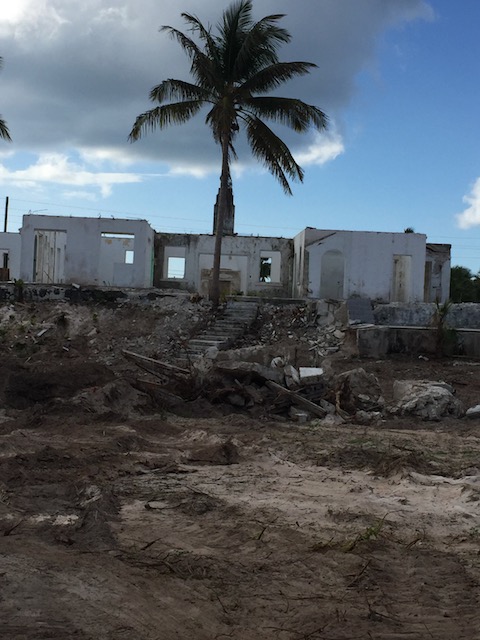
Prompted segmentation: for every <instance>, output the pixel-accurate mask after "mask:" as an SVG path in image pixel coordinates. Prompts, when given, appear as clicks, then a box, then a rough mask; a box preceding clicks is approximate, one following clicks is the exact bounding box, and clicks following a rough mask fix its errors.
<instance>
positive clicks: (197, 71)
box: [160, 25, 218, 86]
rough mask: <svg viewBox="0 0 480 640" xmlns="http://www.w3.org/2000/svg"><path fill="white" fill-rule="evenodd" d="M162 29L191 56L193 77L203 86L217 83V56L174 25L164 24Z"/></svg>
mask: <svg viewBox="0 0 480 640" xmlns="http://www.w3.org/2000/svg"><path fill="white" fill-rule="evenodd" d="M160 30H161V31H166V32H167V33H168V34H169V36H170V37H171V38H172V39H174V40H177V42H178V43H179V44H180V46H181V47H182V49H183V50H184V51H185V53H186V54H187V56H188V57H189V58H190V62H191V68H190V70H191V73H192V75H193V77H194V78H195V79H197V80H198V81H199V82H200V83H201V84H202V85H203V86H209V85H212V86H213V85H215V83H216V81H217V80H218V72H217V64H216V57H213V56H212V54H211V53H210V52H209V55H207V53H205V52H204V51H202V50H201V49H200V47H199V46H198V45H197V44H196V43H195V42H194V41H193V40H192V39H191V38H189V37H188V36H186V35H185V34H184V33H182V31H179V30H178V29H175V28H174V27H169V26H168V25H164V26H163V27H161V28H160Z"/></svg>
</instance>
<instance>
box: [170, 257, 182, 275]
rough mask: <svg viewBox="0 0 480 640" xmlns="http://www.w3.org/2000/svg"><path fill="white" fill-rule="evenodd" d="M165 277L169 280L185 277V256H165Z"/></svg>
mask: <svg viewBox="0 0 480 640" xmlns="http://www.w3.org/2000/svg"><path fill="white" fill-rule="evenodd" d="M167 278H168V279H169V280H171V279H176V278H180V279H182V280H183V278H185V258H176V257H174V256H170V257H168V258H167Z"/></svg>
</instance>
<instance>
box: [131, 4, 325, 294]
mask: <svg viewBox="0 0 480 640" xmlns="http://www.w3.org/2000/svg"><path fill="white" fill-rule="evenodd" d="M283 17H284V15H283V14H274V15H269V16H266V17H264V18H263V19H262V20H259V21H258V22H254V21H253V19H252V2H251V0H238V1H237V2H235V3H233V4H232V5H231V6H230V7H229V8H227V9H226V10H225V11H224V12H223V15H222V19H221V21H220V23H219V24H218V25H217V32H216V33H215V34H214V33H213V32H212V29H211V28H206V27H204V26H203V24H202V23H201V22H200V20H199V19H198V18H197V17H195V16H193V15H191V14H189V13H182V18H183V19H184V20H185V22H186V23H187V24H188V25H189V30H190V31H191V32H192V34H194V35H195V36H197V38H198V40H199V41H200V45H199V44H197V43H196V42H195V41H194V40H193V39H192V38H190V37H188V36H187V35H185V34H184V33H182V32H181V31H178V30H177V29H175V28H173V27H170V26H163V27H162V28H161V30H162V31H166V32H167V33H168V34H169V35H170V36H171V37H172V38H173V39H175V40H177V41H178V43H179V44H180V46H181V47H182V49H183V50H184V51H185V53H186V55H187V56H188V58H189V59H190V61H191V68H190V72H191V75H192V76H193V79H194V81H195V82H194V83H190V82H185V81H183V80H173V79H168V80H164V81H163V82H161V83H160V84H159V85H157V86H156V87H153V89H152V90H151V91H150V100H152V101H153V102H156V103H158V105H159V106H156V107H155V108H153V109H150V110H149V111H146V112H145V113H142V114H141V115H139V116H138V117H137V119H136V120H135V124H134V125H133V128H132V131H131V132H130V135H129V139H130V141H131V142H133V141H135V140H138V139H139V138H140V137H141V136H142V134H145V133H147V132H148V131H152V130H154V129H155V128H157V127H158V128H160V129H163V128H165V127H167V126H169V125H171V124H182V123H184V122H187V121H188V120H190V118H191V117H192V116H194V115H195V114H197V113H198V112H199V111H200V110H201V109H202V107H204V106H209V111H208V112H207V114H206V119H205V122H206V124H207V125H208V126H209V127H210V129H211V131H212V134H213V139H214V140H215V142H216V143H217V144H218V145H219V146H220V148H221V157H222V164H221V176H220V189H219V194H218V212H217V216H216V228H215V229H214V232H215V251H214V260H213V273H212V283H211V291H210V297H211V300H212V302H213V304H214V306H217V305H218V302H219V298H220V257H221V245H222V236H223V235H224V221H225V217H226V215H227V214H228V211H229V209H230V210H231V208H232V206H233V205H232V196H231V175H230V163H231V160H232V158H233V159H236V158H237V154H236V152H235V148H234V141H235V138H236V136H237V134H238V132H239V130H240V127H242V128H244V130H245V132H246V135H247V140H248V142H249V145H250V148H251V150H252V153H253V155H254V156H255V157H256V158H258V159H259V160H260V161H261V162H262V163H263V164H264V165H265V166H266V167H267V168H268V169H269V171H270V172H271V173H272V174H273V175H274V176H275V178H277V180H278V181H279V182H280V184H281V186H282V187H283V190H284V191H285V193H287V194H289V195H291V193H292V191H291V188H290V185H289V182H288V180H289V179H292V180H299V181H302V180H303V170H302V168H301V167H300V166H299V165H298V164H297V163H296V162H295V160H294V158H293V156H292V154H291V153H290V150H289V149H288V147H287V145H286V144H285V143H284V142H283V141H282V140H281V139H280V138H279V137H278V136H277V135H276V134H275V133H274V132H273V131H272V130H271V129H270V128H269V127H268V126H267V124H266V123H265V121H266V120H269V121H272V122H276V123H280V124H282V125H287V126H288V127H290V128H292V129H293V130H294V131H296V132H299V133H302V132H305V131H307V130H308V129H309V128H310V127H312V126H313V127H315V128H316V129H318V130H321V129H324V128H325V127H326V122H327V118H326V115H325V114H324V113H323V112H322V111H321V110H320V109H318V108H317V107H314V106H311V105H308V104H306V103H304V102H302V101H301V100H297V99H293V98H282V97H274V96H265V95H262V94H265V93H268V92H269V91H270V90H271V89H275V88H276V87H277V86H279V85H281V84H283V83H284V82H286V81H288V80H290V79H291V78H293V77H295V76H302V75H305V74H307V73H309V72H310V70H311V69H312V68H314V67H316V65H315V64H313V63H311V62H280V60H279V58H278V55H277V49H278V47H279V45H280V44H282V43H286V42H289V41H290V34H289V33H288V31H286V30H285V29H283V28H281V27H279V26H278V24H277V23H278V21H279V20H280V19H281V18H283ZM170 101H171V102H170ZM228 226H229V228H228V231H229V233H233V219H232V227H231V229H230V225H228Z"/></svg>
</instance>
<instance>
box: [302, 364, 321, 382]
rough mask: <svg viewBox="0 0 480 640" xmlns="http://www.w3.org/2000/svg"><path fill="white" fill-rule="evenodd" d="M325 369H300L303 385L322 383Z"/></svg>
mask: <svg viewBox="0 0 480 640" xmlns="http://www.w3.org/2000/svg"><path fill="white" fill-rule="evenodd" d="M323 373H324V371H323V369H321V368H320V367H300V369H299V374H300V382H301V383H302V384H313V383H315V382H321V381H322V378H323Z"/></svg>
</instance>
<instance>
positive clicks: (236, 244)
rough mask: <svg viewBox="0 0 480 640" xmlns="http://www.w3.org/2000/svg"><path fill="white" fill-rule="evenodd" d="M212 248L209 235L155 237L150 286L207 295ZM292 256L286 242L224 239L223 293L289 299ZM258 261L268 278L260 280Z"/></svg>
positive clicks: (213, 241) (275, 239) (289, 246)
mask: <svg viewBox="0 0 480 640" xmlns="http://www.w3.org/2000/svg"><path fill="white" fill-rule="evenodd" d="M214 248H215V236H213V235H194V234H168V233H157V234H156V235H155V282H154V285H155V286H156V287H159V288H166V287H168V288H178V289H186V290H189V291H198V292H201V293H203V294H205V293H207V291H206V290H205V288H206V286H207V280H208V277H209V272H210V270H211V269H212V267H213V254H214ZM292 252H293V247H292V241H291V240H289V239H287V238H263V237H262V238H260V237H251V236H225V237H224V238H223V240H222V257H221V263H220V269H221V280H223V281H224V282H225V284H226V285H229V286H228V289H227V293H229V294H237V293H240V292H242V293H244V294H246V295H261V296H267V297H268V296H273V297H286V296H289V295H290V292H291V267H292ZM173 261H176V265H177V267H176V268H177V271H176V274H174V272H173V271H171V265H172V264H173ZM262 261H264V262H266V263H268V265H269V276H268V278H266V279H265V278H264V279H263V280H262V279H261V264H262ZM169 265H170V266H169ZM169 275H170V277H169Z"/></svg>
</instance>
